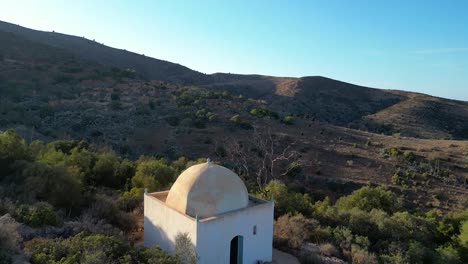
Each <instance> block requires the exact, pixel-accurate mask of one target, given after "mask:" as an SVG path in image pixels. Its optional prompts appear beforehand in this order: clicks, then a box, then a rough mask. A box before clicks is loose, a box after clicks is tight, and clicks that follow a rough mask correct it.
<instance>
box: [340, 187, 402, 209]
mask: <svg viewBox="0 0 468 264" xmlns="http://www.w3.org/2000/svg"><path fill="white" fill-rule="evenodd" d="M336 206H337V208H339V209H342V210H349V209H351V208H354V207H357V208H359V209H361V210H364V211H367V212H369V211H371V210H372V209H381V210H383V211H385V212H388V213H392V212H396V211H397V210H399V209H400V208H401V202H400V200H399V199H398V197H397V196H396V195H395V194H394V193H392V192H391V191H385V190H384V189H383V188H382V187H376V188H372V187H370V186H365V187H362V188H361V189H359V190H356V191H354V192H353V193H352V194H350V195H348V196H345V197H341V198H340V199H338V201H337V202H336Z"/></svg>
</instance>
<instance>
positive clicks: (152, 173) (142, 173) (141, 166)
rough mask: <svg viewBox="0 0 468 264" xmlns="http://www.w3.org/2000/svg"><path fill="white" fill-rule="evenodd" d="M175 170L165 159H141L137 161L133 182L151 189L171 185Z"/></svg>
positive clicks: (137, 185)
mask: <svg viewBox="0 0 468 264" xmlns="http://www.w3.org/2000/svg"><path fill="white" fill-rule="evenodd" d="M174 178H175V170H174V169H173V168H171V167H170V166H168V165H167V164H166V163H165V162H164V161H163V160H155V159H143V160H142V159H140V160H139V161H138V162H137V168H136V173H135V176H134V177H133V178H132V184H133V186H134V187H138V188H148V190H150V191H154V190H158V189H161V188H165V187H167V186H169V184H170V183H172V182H173V181H174Z"/></svg>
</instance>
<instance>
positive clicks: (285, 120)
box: [281, 116, 294, 125]
mask: <svg viewBox="0 0 468 264" xmlns="http://www.w3.org/2000/svg"><path fill="white" fill-rule="evenodd" d="M281 122H283V123H284V124H286V125H292V124H294V117H292V116H285V117H283V119H282V120H281Z"/></svg>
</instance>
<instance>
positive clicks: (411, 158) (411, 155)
mask: <svg viewBox="0 0 468 264" xmlns="http://www.w3.org/2000/svg"><path fill="white" fill-rule="evenodd" d="M403 157H404V158H405V159H406V160H407V161H410V162H412V161H414V160H415V159H416V155H414V153H413V152H412V151H405V152H403Z"/></svg>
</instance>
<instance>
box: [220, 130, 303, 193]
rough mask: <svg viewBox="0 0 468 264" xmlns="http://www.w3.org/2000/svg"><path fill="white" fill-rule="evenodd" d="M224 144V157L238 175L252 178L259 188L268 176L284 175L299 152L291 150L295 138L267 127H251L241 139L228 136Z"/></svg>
mask: <svg viewBox="0 0 468 264" xmlns="http://www.w3.org/2000/svg"><path fill="white" fill-rule="evenodd" d="M224 144H225V146H226V159H227V160H228V161H229V162H230V163H231V164H232V166H233V167H234V170H235V171H236V172H237V173H238V174H239V176H241V177H243V178H245V179H252V177H253V178H254V180H255V182H256V184H257V186H258V188H259V189H260V190H261V191H263V190H264V188H265V186H266V185H267V184H268V182H269V181H270V180H271V179H279V178H281V177H284V176H286V175H288V174H289V173H290V172H291V171H292V170H293V169H295V168H294V166H290V165H291V164H292V162H298V164H300V160H299V154H298V152H297V151H296V150H294V146H295V144H296V141H291V140H290V139H288V138H287V137H286V136H285V135H282V134H273V133H272V132H271V129H265V130H260V129H258V128H254V131H253V133H252V134H251V136H250V137H248V138H247V139H245V140H243V141H239V139H236V138H229V139H228V140H226V142H225V143H224Z"/></svg>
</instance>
